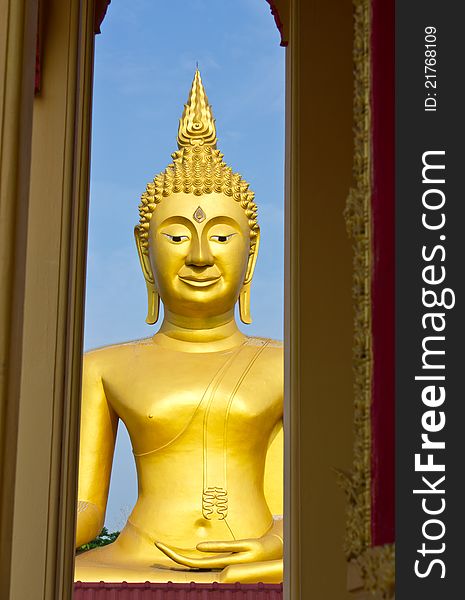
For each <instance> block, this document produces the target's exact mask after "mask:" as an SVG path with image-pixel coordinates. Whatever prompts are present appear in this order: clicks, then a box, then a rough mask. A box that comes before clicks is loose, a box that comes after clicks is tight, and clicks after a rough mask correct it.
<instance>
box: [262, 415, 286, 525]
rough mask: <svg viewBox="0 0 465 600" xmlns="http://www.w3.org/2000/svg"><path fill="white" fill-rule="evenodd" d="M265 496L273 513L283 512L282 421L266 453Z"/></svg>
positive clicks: (279, 514) (279, 513)
mask: <svg viewBox="0 0 465 600" xmlns="http://www.w3.org/2000/svg"><path fill="white" fill-rule="evenodd" d="M264 488H265V498H266V501H267V504H268V506H269V509H270V511H271V514H272V515H274V516H275V517H277V516H281V515H282V514H283V503H284V434H283V422H282V421H280V422H279V423H278V425H277V426H276V428H275V431H274V432H273V436H272V441H271V444H270V446H269V448H268V453H267V455H266V466H265V483H264Z"/></svg>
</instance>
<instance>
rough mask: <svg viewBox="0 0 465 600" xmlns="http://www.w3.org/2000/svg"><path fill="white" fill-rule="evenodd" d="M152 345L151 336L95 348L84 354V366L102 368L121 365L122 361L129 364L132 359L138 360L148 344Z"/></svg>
mask: <svg viewBox="0 0 465 600" xmlns="http://www.w3.org/2000/svg"><path fill="white" fill-rule="evenodd" d="M152 345H153V340H152V338H151V337H149V338H143V339H140V340H131V341H130V342H121V343H119V344H111V345H109V346H102V347H100V348H94V349H92V350H89V351H87V352H86V353H85V354H84V366H85V367H86V368H91V369H92V368H95V369H98V370H102V369H103V368H104V367H108V366H109V365H118V366H119V365H120V364H121V363H123V364H125V365H128V363H130V362H131V361H132V360H137V357H138V356H140V354H141V352H143V351H144V348H145V347H146V346H152Z"/></svg>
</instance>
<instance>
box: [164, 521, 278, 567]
mask: <svg viewBox="0 0 465 600" xmlns="http://www.w3.org/2000/svg"><path fill="white" fill-rule="evenodd" d="M155 545H156V546H157V548H158V549H159V550H161V551H162V552H164V553H165V554H166V555H167V556H169V558H171V559H172V560H174V561H175V562H177V563H178V564H180V565H184V566H186V567H190V568H192V569H224V568H225V567H229V566H230V565H240V564H244V563H255V562H263V561H271V560H277V559H280V558H282V556H283V541H282V537H281V536H280V535H278V534H276V533H274V532H273V530H272V531H270V532H269V533H267V534H265V535H264V536H262V537H261V538H255V539H254V538H250V539H244V540H232V541H230V540H229V541H227V542H201V543H200V544H197V546H196V548H197V550H200V551H201V552H208V553H215V556H206V557H205V558H190V557H187V556H184V555H183V554H180V553H179V552H177V551H176V550H174V549H173V548H171V547H170V546H167V545H166V544H162V543H161V542H155ZM218 553H219V554H218Z"/></svg>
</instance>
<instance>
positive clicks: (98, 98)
mask: <svg viewBox="0 0 465 600" xmlns="http://www.w3.org/2000/svg"><path fill="white" fill-rule="evenodd" d="M279 42H280V36H279V32H278V30H277V29H276V26H275V23H274V20H273V17H272V15H271V13H270V10H269V5H268V4H267V3H266V2H265V0H183V1H181V0H173V1H172V2H161V1H159V0H158V1H156V0H131V1H128V0H113V1H112V3H111V5H110V7H109V9H108V12H107V16H106V18H105V21H104V23H103V25H102V34H101V35H99V36H97V37H96V48H95V76H94V109H93V134H92V172H91V201H90V224H89V246H88V265H87V293H86V320H85V349H86V350H89V349H91V348H96V347H99V346H104V345H107V344H113V343H117V342H122V341H127V340H131V339H137V338H141V337H147V336H150V335H153V334H154V333H155V331H156V326H155V329H154V328H153V327H149V326H148V325H146V324H145V322H144V319H145V310H146V295H145V284H144V281H143V278H142V274H141V272H140V270H139V265H138V260H137V255H136V250H135V246H134V239H133V228H134V225H135V224H136V223H137V219H138V210H137V206H138V203H139V198H140V195H141V193H142V192H143V191H144V189H145V185H146V183H147V182H149V181H151V180H152V179H153V177H154V175H156V174H157V173H159V172H160V171H162V170H163V169H164V168H165V167H166V166H167V165H168V163H169V162H170V161H171V157H170V155H171V152H173V151H174V150H176V133H177V127H178V120H179V117H180V116H181V113H182V109H183V104H184V103H185V102H186V100H187V95H188V92H189V89H190V85H191V82H192V78H193V75H194V71H195V65H196V62H198V63H199V69H200V71H201V75H202V80H203V83H204V85H205V88H206V91H207V94H208V97H209V101H210V103H211V104H212V107H213V113H214V116H215V118H216V126H217V135H218V147H219V148H220V150H221V151H222V152H223V153H224V155H225V161H226V163H227V164H229V165H230V166H231V167H232V168H233V170H234V171H238V172H239V173H241V175H242V176H243V177H244V178H245V179H246V180H247V181H249V183H250V184H251V188H252V189H253V190H254V191H255V194H256V202H257V204H258V207H259V216H258V219H259V223H260V227H261V232H262V235H261V246H260V255H259V259H258V264H257V269H256V273H255V277H254V282H253V287H252V317H253V320H254V322H253V324H252V325H249V326H242V328H243V330H244V331H245V332H246V333H247V334H248V335H261V336H266V337H273V338H275V339H282V330H283V224H284V206H283V199H284V50H283V48H281V47H280V46H279ZM136 497H137V483H136V475H135V468H134V464H133V458H132V453H131V447H130V444H129V439H128V436H127V434H126V433H125V431H124V425H123V424H122V423H120V427H119V432H118V442H117V448H116V452H115V460H114V466H113V474H112V481H111V487H110V498H109V502H108V509H107V518H106V524H107V526H108V527H109V528H110V529H120V528H121V527H122V526H123V525H124V522H125V520H126V518H127V516H128V515H129V513H130V511H131V508H132V506H133V505H134V503H135V501H136Z"/></svg>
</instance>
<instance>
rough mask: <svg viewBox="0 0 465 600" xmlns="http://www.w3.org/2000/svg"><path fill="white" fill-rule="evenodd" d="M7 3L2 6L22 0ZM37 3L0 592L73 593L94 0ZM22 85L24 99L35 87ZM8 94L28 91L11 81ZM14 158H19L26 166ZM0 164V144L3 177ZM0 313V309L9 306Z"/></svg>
mask: <svg viewBox="0 0 465 600" xmlns="http://www.w3.org/2000/svg"><path fill="white" fill-rule="evenodd" d="M9 4H10V6H9V9H10V11H11V12H10V15H11V14H14V13H15V11H17V10H19V8H18V6H17V5H20V6H22V5H23V3H22V2H16V1H15V2H11V3H9ZM24 4H28V3H24ZM29 4H33V3H29ZM42 8H43V14H42V15H41V25H42V29H41V35H42V86H41V94H40V96H38V97H36V98H35V99H34V104H33V124H32V144H31V152H30V186H29V202H28V203H27V200H24V199H23V198H22V197H21V198H18V199H21V202H22V204H24V205H25V206H26V209H25V210H23V211H22V213H21V215H20V216H16V221H17V222H18V225H19V229H18V231H19V237H18V239H17V242H18V244H17V248H18V249H19V250H18V252H16V254H14V255H13V258H12V265H13V267H14V275H16V277H17V278H18V279H20V282H19V284H18V293H17V294H14V289H16V288H13V287H12V284H11V283H8V288H7V289H6V290H5V292H6V296H7V303H8V302H9V306H10V307H11V308H10V313H14V315H15V317H16V319H17V321H18V323H19V324H18V325H16V324H15V322H14V323H13V328H12V329H11V335H10V336H9V343H10V345H11V344H13V347H18V348H20V351H18V352H16V354H15V355H14V361H11V360H10V361H7V362H6V363H4V364H5V367H6V369H5V371H4V377H5V380H6V382H7V387H6V389H7V396H6V397H7V400H8V404H7V410H6V411H5V412H4V415H5V418H4V423H3V425H4V426H3V429H2V431H3V432H5V434H4V435H3V436H2V441H4V440H5V439H6V441H7V444H6V445H5V446H4V448H5V452H4V454H2V464H3V465H5V464H6V465H7V466H8V469H9V476H8V477H7V476H6V474H5V473H3V474H2V490H4V491H5V490H6V492H7V494H6V493H4V496H5V495H8V498H7V501H5V502H3V503H2V526H5V535H4V536H3V535H2V547H1V549H2V555H3V556H5V557H6V558H7V559H9V560H8V562H5V563H3V561H2V568H3V573H2V574H3V575H4V576H2V578H1V579H0V589H1V593H0V595H1V597H2V599H3V598H4V599H5V600H7V599H11V600H19V599H26V598H27V599H28V600H36V599H37V600H39V599H44V600H45V599H47V600H52V599H54V600H55V599H56V600H58V599H60V600H65V599H67V598H71V593H72V571H73V555H74V552H73V546H74V511H75V502H74V501H75V493H76V492H75V488H76V466H77V464H76V463H77V435H78V423H79V387H80V368H81V344H82V306H83V285H84V264H85V242H86V228H87V197H88V179H89V133H90V109H91V89H92V60H93V2H91V0H88V1H87V0H85V1H84V0H82V1H79V0H68V1H66V2H64V1H62V0H50V1H49V2H44V3H43V4H42ZM2 9H3V7H2ZM2 14H3V10H2ZM22 19H23V22H24V16H23V17H22ZM31 19H32V20H33V22H34V24H35V23H37V18H36V17H31ZM17 21H18V23H20V22H21V15H19V16H18V17H17ZM13 25H14V24H13ZM1 26H3V21H2V25H1ZM31 28H32V26H31V27H29V30H28V31H27V32H24V31H23V38H24V40H25V43H24V44H25V47H26V46H27V47H28V48H29V50H30V47H31V45H32V48H33V49H34V50H33V54H32V56H33V61H32V72H31V65H27V68H25V67H24V66H21V65H19V64H17V65H16V71H17V77H20V76H21V77H26V75H28V79H27V81H28V82H29V84H31V82H32V81H33V67H34V64H35V41H36V38H35V35H34V34H33V32H31ZM6 29H7V31H8V38H7V39H10V36H12V35H15V33H14V32H15V28H14V26H12V24H10V23H7V24H6ZM16 29H19V25H16ZM23 30H24V25H23ZM0 37H1V39H2V40H3V36H0ZM18 47H21V44H20V41H18V42H17V44H16V51H17V48H18ZM12 52H14V50H12ZM17 62H18V61H17ZM7 81H8V79H7ZM28 92H29V94H30V96H29V103H30V102H31V101H32V88H31V87H29V90H28ZM1 96H2V100H3V101H4V99H5V98H7V99H8V94H5V93H3V94H2V95H1ZM14 102H17V103H18V105H19V106H21V105H22V104H23V103H24V101H22V98H21V96H20V94H19V93H17V94H16V98H15V100H14V101H12V103H14ZM17 110H19V109H17ZM20 116H22V115H20ZM4 118H5V117H4ZM7 118H8V115H7ZM18 119H19V117H18ZM26 120H27V119H26ZM2 134H3V132H2ZM25 137H26V141H27V139H30V138H27V136H25ZM2 142H3V139H2ZM21 144H22V145H21ZM25 145H27V144H25V143H24V142H23V140H22V139H19V140H18V141H16V142H15V141H14V140H13V142H12V143H11V148H12V149H10V147H9V146H8V145H2V149H3V153H5V152H8V153H10V152H13V151H15V152H16V155H17V156H18V157H19V158H18V161H19V162H18V165H17V166H15V168H16V171H17V173H18V175H20V176H22V177H23V178H24V179H20V178H19V177H18V183H16V184H14V183H12V184H11V185H10V187H9V189H8V190H7V191H6V192H5V194H6V198H7V200H8V201H9V202H13V203H14V202H15V201H16V198H17V197H18V192H17V190H18V189H22V188H21V184H22V186H23V187H24V186H26V191H24V190H23V189H22V192H23V194H24V196H27V193H26V192H27V183H28V173H27V163H28V153H27V150H25V149H24V146H25ZM20 163H25V165H26V166H25V167H24V170H23V171H22V172H21V169H20V166H19V164H20ZM3 164H4V156H3V155H2V186H3V182H4V179H3ZM15 185H16V187H15ZM2 192H3V189H2ZM2 203H3V195H2ZM12 210H13V209H12ZM11 221H12V223H13V224H14V222H15V221H14V218H13V217H12V218H11ZM10 234H11V231H10ZM2 241H3V238H2ZM21 256H24V259H23V260H18V257H21ZM2 275H3V273H2ZM12 280H13V277H12V276H11V277H10V280H8V279H7V282H9V281H12ZM2 320H3V321H8V316H7V311H5V312H4V313H2ZM5 347H8V340H7V344H5ZM11 382H13V384H16V385H12V384H11ZM4 389H5V388H4ZM2 391H3V390H2ZM8 527H9V531H8V530H7V528H8Z"/></svg>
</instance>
